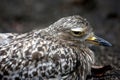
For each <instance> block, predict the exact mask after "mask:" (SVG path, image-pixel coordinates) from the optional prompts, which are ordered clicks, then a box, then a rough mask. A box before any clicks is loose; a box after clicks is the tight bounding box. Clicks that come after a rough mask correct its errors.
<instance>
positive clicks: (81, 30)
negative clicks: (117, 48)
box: [48, 15, 111, 46]
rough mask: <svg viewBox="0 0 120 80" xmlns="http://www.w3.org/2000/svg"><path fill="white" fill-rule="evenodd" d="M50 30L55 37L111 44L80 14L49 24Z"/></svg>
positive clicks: (97, 43) (81, 41)
mask: <svg viewBox="0 0 120 80" xmlns="http://www.w3.org/2000/svg"><path fill="white" fill-rule="evenodd" d="M48 30H49V34H51V35H52V36H54V37H55V38H59V39H63V40H67V41H73V42H78V44H79V42H80V43H90V44H95V45H102V46H111V44H110V43H109V42H108V41H106V40H104V39H102V38H100V37H98V36H96V35H95V34H94V32H93V29H92V27H91V26H90V24H89V22H88V21H87V20H86V19H84V18H82V17H80V16H78V15H76V16H69V17H64V18H61V19H60V20H58V21H57V22H55V23H54V24H52V25H51V26H49V28H48Z"/></svg>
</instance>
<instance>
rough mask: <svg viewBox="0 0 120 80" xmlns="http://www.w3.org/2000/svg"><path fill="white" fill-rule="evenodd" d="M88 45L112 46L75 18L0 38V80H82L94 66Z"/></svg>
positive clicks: (64, 19) (85, 23)
mask: <svg viewBox="0 0 120 80" xmlns="http://www.w3.org/2000/svg"><path fill="white" fill-rule="evenodd" d="M89 44H95V45H103V46H111V44H110V43H109V42H107V41H105V40H104V39H102V38H99V37H97V36H96V35H95V34H94V32H93V30H92V28H91V26H90V24H89V23H88V21H87V20H86V19H84V18H82V17H80V16H78V15H76V16H69V17H64V18H61V19H60V20H58V21H57V22H55V23H53V24H52V25H50V26H49V27H47V28H45V29H38V30H33V31H31V32H28V33H24V34H17V33H14V34H12V33H6V34H5V33H4V34H0V80H18V79H19V80H85V79H86V76H87V75H88V74H90V73H91V72H90V71H91V66H92V65H94V62H95V60H94V53H93V52H92V51H91V50H90V49H89Z"/></svg>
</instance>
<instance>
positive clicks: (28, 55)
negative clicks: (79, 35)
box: [0, 34, 77, 79]
mask: <svg viewBox="0 0 120 80" xmlns="http://www.w3.org/2000/svg"><path fill="white" fill-rule="evenodd" d="M25 35H27V36H26V37H27V38H26V37H20V36H25ZM20 36H18V37H17V39H16V40H14V41H12V42H11V43H10V44H9V45H7V46H3V47H2V48H1V49H0V64H1V65H0V75H3V76H4V75H6V76H10V77H15V76H16V77H18V76H21V77H22V78H23V79H25V78H31V77H33V78H35V77H37V78H40V77H41V78H54V77H59V76H66V75H67V74H70V73H72V71H73V70H74V68H76V63H77V61H76V59H77V56H76V50H73V49H72V48H70V47H69V46H66V45H64V44H60V43H57V40H54V39H53V38H50V37H46V38H45V37H44V36H40V35H37V36H34V35H31V36H29V35H28V34H23V35H20ZM13 75H14V76H13Z"/></svg>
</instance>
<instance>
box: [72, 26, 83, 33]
mask: <svg viewBox="0 0 120 80" xmlns="http://www.w3.org/2000/svg"><path fill="white" fill-rule="evenodd" d="M84 30H85V28H81V27H77V28H72V29H71V31H76V32H77V31H80V32H82V31H84Z"/></svg>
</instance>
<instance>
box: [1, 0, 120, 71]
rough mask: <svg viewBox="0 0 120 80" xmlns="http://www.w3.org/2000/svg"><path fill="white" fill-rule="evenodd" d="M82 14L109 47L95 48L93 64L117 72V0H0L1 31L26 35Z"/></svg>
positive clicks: (119, 55) (119, 25)
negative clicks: (108, 43)
mask: <svg viewBox="0 0 120 80" xmlns="http://www.w3.org/2000/svg"><path fill="white" fill-rule="evenodd" d="M70 15H81V16H82V17H84V18H87V20H88V21H89V22H90V23H91V25H92V26H93V28H94V31H95V32H96V34H97V35H99V36H100V37H103V38H104V39H106V40H107V41H109V42H111V43H112V45H113V46H112V47H109V48H104V47H100V48H99V47H94V48H93V50H94V51H95V55H96V60H97V62H96V64H98V65H107V64H110V65H112V66H113V67H114V68H115V69H120V0H0V32H19V33H21V32H28V31H30V30H33V29H36V28H43V27H48V26H49V25H50V24H52V23H54V22H55V21H56V20H58V19H59V18H62V17H65V16H70Z"/></svg>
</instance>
